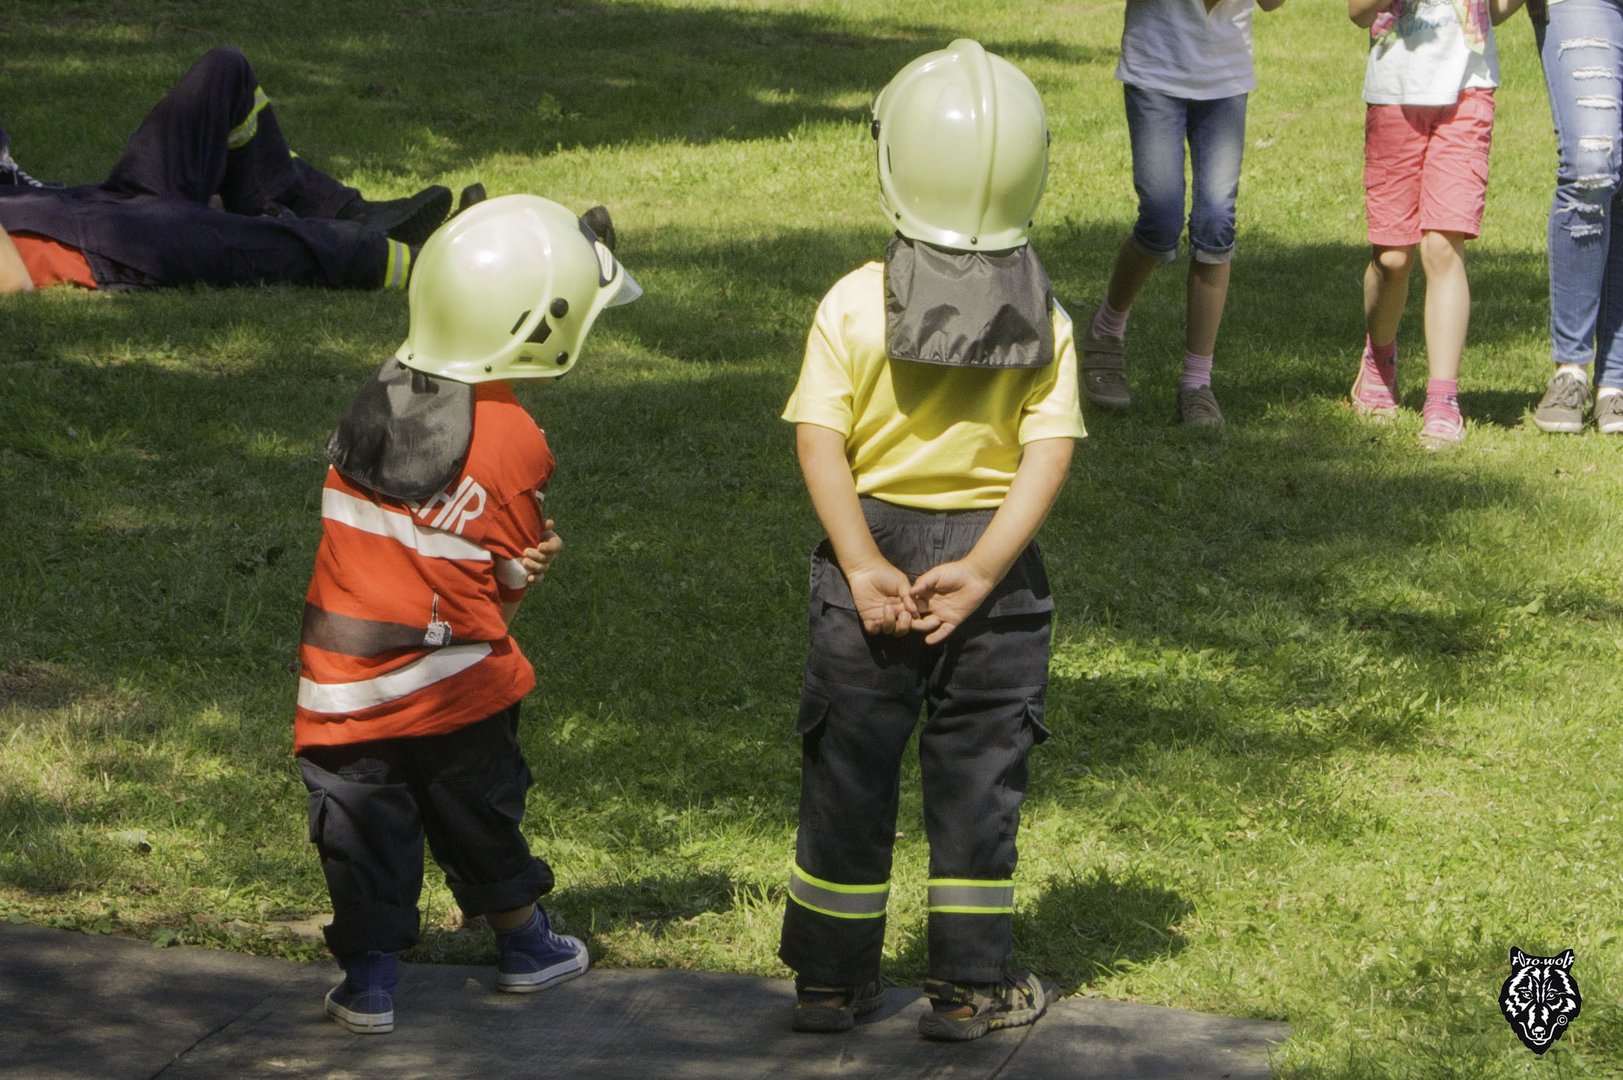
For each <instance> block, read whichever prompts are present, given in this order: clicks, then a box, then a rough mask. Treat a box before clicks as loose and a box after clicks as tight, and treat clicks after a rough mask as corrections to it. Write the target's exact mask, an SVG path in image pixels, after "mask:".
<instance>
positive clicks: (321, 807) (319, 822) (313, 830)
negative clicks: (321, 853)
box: [304, 791, 327, 847]
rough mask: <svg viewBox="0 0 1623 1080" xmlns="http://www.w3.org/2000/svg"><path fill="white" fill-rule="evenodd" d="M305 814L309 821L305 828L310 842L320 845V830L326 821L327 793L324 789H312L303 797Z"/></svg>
mask: <svg viewBox="0 0 1623 1080" xmlns="http://www.w3.org/2000/svg"><path fill="white" fill-rule="evenodd" d="M304 812H305V815H306V816H307V817H308V819H309V821H308V824H307V826H306V827H307V829H308V832H309V836H310V842H311V843H312V844H314V845H316V847H320V846H321V831H322V827H323V826H324V825H325V824H326V821H327V793H326V792H325V791H312V792H310V794H309V796H308V797H307V798H306V799H305V808H304Z"/></svg>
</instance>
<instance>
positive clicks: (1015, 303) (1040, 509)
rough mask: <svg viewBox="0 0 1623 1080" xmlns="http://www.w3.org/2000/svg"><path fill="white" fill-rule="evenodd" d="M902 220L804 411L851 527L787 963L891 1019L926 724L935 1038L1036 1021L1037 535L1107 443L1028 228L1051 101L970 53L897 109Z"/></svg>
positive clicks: (817, 1008)
mask: <svg viewBox="0 0 1623 1080" xmlns="http://www.w3.org/2000/svg"><path fill="white" fill-rule="evenodd" d="M873 133H874V137H875V139H876V141H877V144H878V157H879V182H880V191H881V196H880V202H881V205H882V206H883V207H884V209H885V212H886V214H887V216H888V217H889V218H890V220H891V221H892V222H893V224H894V225H895V227H896V229H897V235H896V236H895V237H894V238H893V239H892V241H891V243H890V246H889V249H888V251H887V253H886V258H885V262H884V264H883V265H881V264H879V263H869V264H867V265H865V266H863V267H861V268H859V269H857V270H855V271H853V272H852V273H850V274H848V275H846V276H845V277H844V278H843V279H841V280H840V281H839V282H838V283H837V284H836V285H835V286H834V288H833V289H832V290H830V291H829V293H828V295H827V296H826V297H825V298H824V300H823V302H822V304H821V306H820V307H819V309H818V312H817V318H816V322H815V324H814V326H813V328H812V331H811V335H810V337H809V339H808V341H807V346H806V356H805V361H804V364H803V367H802V369H801V374H800V381H799V384H798V385H797V386H796V388H795V392H794V395H793V397H791V398H790V400H789V404H788V406H787V408H786V409H785V411H784V414H783V418H784V419H785V420H787V421H789V422H791V423H793V424H795V425H796V429H795V430H796V436H795V437H796V446H797V452H798V454H799V459H800V465H801V470H802V472H803V473H804V476H805V480H806V487H807V490H808V492H809V493H810V495H811V500H812V505H813V507H814V508H815V510H816V511H817V515H818V518H819V519H820V521H821V522H822V524H823V527H824V528H825V529H826V530H827V532H828V539H827V540H825V541H824V542H823V543H822V544H821V545H820V546H819V547H818V549H817V551H816V552H815V554H814V555H813V556H812V578H811V581H812V584H811V620H810V626H811V648H810V653H809V656H808V658H807V662H806V672H805V680H804V684H803V688H802V693H801V700H800V714H799V720H798V723H797V725H796V726H797V729H798V730H799V732H800V733H801V735H802V788H801V802H800V829H799V836H798V840H797V843H796V852H795V864H794V868H793V870H792V873H791V876H790V883H789V902H788V904H787V908H786V911H785V915H784V926H783V937H782V943H781V947H780V949H779V956H780V957H782V959H783V961H784V962H785V963H786V964H788V965H789V966H790V967H791V968H793V969H794V970H795V972H796V980H795V985H796V993H797V1000H796V1005H795V1010H794V1016H793V1024H794V1027H795V1028H796V1029H798V1030H802V1031H842V1030H845V1029H847V1028H849V1027H851V1026H852V1024H854V1023H855V1021H856V1019H857V1018H858V1017H859V1016H862V1015H865V1014H866V1013H869V1012H872V1011H873V1010H875V1009H876V1008H878V1006H879V1003H880V996H881V986H880V982H879V961H880V954H881V951H882V949H883V945H884V936H885V902H886V898H887V895H888V892H889V881H890V866H891V849H892V844H893V838H894V836H895V825H896V808H897V786H898V775H899V769H900V765H901V756H902V753H903V750H904V749H905V747H906V744H907V742H908V739H909V737H910V736H911V733H912V731H913V728H914V727H915V726H916V725H917V723H918V719H919V714H920V710H921V709H924V710H925V712H926V719H925V723H924V726H923V729H922V731H921V733H920V736H919V755H920V760H921V764H922V771H923V784H924V804H925V827H926V831H927V833H928V836H929V840H930V880H929V946H930V964H929V978H928V979H927V980H926V982H925V986H924V989H925V994H926V995H927V996H928V997H929V998H930V1001H931V1009H930V1011H929V1012H928V1013H926V1014H925V1015H924V1016H923V1017H922V1018H921V1020H920V1022H919V1030H920V1032H921V1033H922V1034H924V1035H925V1036H927V1037H931V1038H939V1039H952V1040H962V1039H974V1038H979V1037H980V1036H982V1035H984V1034H986V1033H987V1032H988V1031H991V1030H994V1029H996V1028H1001V1027H1013V1026H1017V1025H1021V1024H1030V1023H1033V1022H1035V1021H1036V1019H1037V1018H1038V1017H1039V1016H1041V1015H1042V1013H1043V1011H1044V1009H1045V1008H1046V1007H1047V991H1046V990H1045V989H1044V987H1043V985H1042V982H1041V980H1039V979H1038V978H1037V977H1036V976H1034V975H1031V974H1029V973H1026V972H1016V971H1015V970H1014V969H1013V967H1012V963H1011V960H1012V951H1013V938H1012V928H1011V923H1012V914H1013V910H1014V881H1013V878H1014V870H1015V862H1016V853H1015V841H1014V838H1015V832H1016V830H1017V828H1018V825H1019V819H1020V804H1021V801H1022V799H1023V797H1024V794H1025V786H1026V756H1027V753H1028V751H1029V750H1030V748H1031V746H1032V745H1033V744H1034V743H1036V742H1038V741H1040V740H1041V739H1042V738H1044V737H1045V736H1046V734H1047V733H1046V731H1045V729H1044V728H1043V726H1042V719H1043V700H1044V691H1045V689H1046V685H1047V672H1048V647H1049V635H1050V629H1051V622H1052V611H1053V598H1052V595H1051V594H1050V591H1049V587H1048V580H1047V576H1046V574H1045V572H1044V569H1043V563H1042V557H1041V555H1040V554H1039V552H1038V550H1037V548H1036V546H1035V545H1034V544H1033V543H1032V538H1033V536H1034V535H1035V534H1036V532H1037V528H1038V526H1039V525H1041V523H1042V521H1043V518H1044V517H1045V516H1046V515H1047V513H1048V510H1049V508H1050V507H1051V506H1052V505H1053V502H1054V499H1055V498H1056V497H1057V496H1058V494H1059V490H1060V488H1061V486H1062V485H1063V483H1064V480H1065V476H1066V473H1067V471H1068V469H1069V466H1070V460H1071V450H1072V447H1073V443H1074V440H1076V439H1078V438H1081V437H1082V436H1083V434H1084V432H1083V428H1082V415H1081V409H1080V405H1079V398H1078V390H1077V361H1076V350H1075V346H1074V343H1073V340H1072V331H1071V321H1070V318H1069V317H1068V316H1067V315H1066V314H1065V312H1064V311H1063V310H1061V309H1060V307H1059V306H1058V305H1057V304H1056V303H1055V302H1054V299H1053V291H1052V288H1051V286H1050V285H1049V281H1048V277H1047V275H1046V273H1045V272H1044V271H1043V268H1042V265H1041V263H1039V262H1038V260H1037V257H1036V255H1035V253H1034V252H1033V251H1032V249H1031V246H1030V244H1029V243H1027V239H1026V230H1027V229H1028V228H1029V226H1030V219H1031V214H1032V212H1033V211H1034V210H1035V209H1036V206H1037V202H1038V200H1039V199H1040V198H1041V197H1042V192H1043V186H1044V183H1045V181H1046V175H1047V159H1048V153H1047V147H1048V130H1047V124H1046V120H1045V117H1044V114H1043V108H1042V101H1041V98H1039V97H1038V95H1037V91H1036V88H1035V87H1033V86H1032V85H1031V82H1030V81H1029V80H1028V79H1027V78H1026V77H1025V76H1024V75H1023V74H1022V73H1021V72H1020V71H1019V70H1018V69H1017V68H1015V67H1014V66H1013V65H1012V64H1010V63H1008V62H1007V61H1006V60H1004V59H1002V58H1001V57H998V56H994V55H992V54H989V53H987V52H986V51H985V50H984V49H983V48H982V47H981V46H980V45H978V44H977V43H975V42H973V41H967V40H960V41H955V42H953V43H952V44H951V45H950V46H948V47H947V48H946V49H944V50H941V51H939V52H934V53H930V54H927V55H925V56H923V57H920V58H919V59H917V60H915V61H913V62H912V63H911V64H909V65H907V66H906V67H904V68H903V69H902V71H901V72H900V73H898V74H897V76H896V77H895V78H894V79H893V80H892V81H891V83H890V84H889V85H888V86H887V87H886V88H885V90H883V91H882V92H881V94H880V95H879V98H878V99H877V100H876V101H875V103H874V125H873Z"/></svg>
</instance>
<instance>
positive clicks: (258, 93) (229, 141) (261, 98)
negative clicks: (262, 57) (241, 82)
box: [225, 86, 270, 150]
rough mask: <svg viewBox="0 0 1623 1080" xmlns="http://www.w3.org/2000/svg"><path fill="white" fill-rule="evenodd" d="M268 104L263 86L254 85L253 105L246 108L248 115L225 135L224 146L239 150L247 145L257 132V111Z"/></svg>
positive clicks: (268, 100) (268, 99)
mask: <svg viewBox="0 0 1623 1080" xmlns="http://www.w3.org/2000/svg"><path fill="white" fill-rule="evenodd" d="M269 104H270V98H269V97H268V96H266V94H265V89H264V87H260V86H256V87H254V104H253V107H252V108H250V109H249V110H248V115H247V116H245V117H244V118H243V120H242V123H240V124H238V125H237V126H236V127H234V128H232V129H231V132H230V134H228V135H227V136H226V137H225V144H226V146H228V147H230V148H231V149H232V150H240V149H242V148H243V147H244V146H247V145H248V142H249V140H251V139H252V138H253V137H254V136H255V135H257V134H259V113H260V111H261V110H262V109H264V108H265V106H267V105H269Z"/></svg>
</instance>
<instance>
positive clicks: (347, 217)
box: [338, 184, 451, 247]
mask: <svg viewBox="0 0 1623 1080" xmlns="http://www.w3.org/2000/svg"><path fill="white" fill-rule="evenodd" d="M450 212H451V189H450V188H447V187H441V186H440V185H439V184H435V185H433V186H432V187H426V188H424V189H423V190H421V191H419V192H418V193H417V194H415V195H409V196H407V197H406V198H404V199H390V200H388V201H386V202H372V201H370V200H368V199H355V200H354V201H352V202H350V203H349V204H348V205H347V206H345V207H344V208H343V209H342V210H340V211H338V218H339V219H340V220H341V221H358V222H360V223H361V224H362V225H365V226H367V227H368V228H372V229H376V230H378V231H379V232H381V233H383V234H384V235H385V236H387V237H388V238H389V239H390V240H398V241H400V242H401V243H402V244H410V245H411V246H412V247H421V246H422V244H423V242H424V241H425V240H427V239H428V238H429V237H430V236H431V235H433V233H434V230H435V229H437V228H439V227H440V222H442V221H444V220H445V215H446V214H449V213H450Z"/></svg>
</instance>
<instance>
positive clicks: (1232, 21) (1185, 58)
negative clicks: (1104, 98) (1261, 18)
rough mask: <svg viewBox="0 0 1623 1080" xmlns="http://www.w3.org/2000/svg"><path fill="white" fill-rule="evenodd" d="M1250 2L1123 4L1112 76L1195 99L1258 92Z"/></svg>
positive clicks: (1150, 0)
mask: <svg viewBox="0 0 1623 1080" xmlns="http://www.w3.org/2000/svg"><path fill="white" fill-rule="evenodd" d="M1253 7H1254V4H1253V0H1218V2H1217V4H1216V5H1214V6H1213V7H1212V9H1211V10H1210V11H1208V10H1206V3H1205V0H1127V21H1126V22H1125V23H1124V24H1123V26H1122V32H1121V59H1120V60H1119V61H1117V63H1116V78H1118V79H1120V80H1121V81H1122V82H1124V83H1129V84H1131V85H1133V86H1137V87H1141V88H1143V89H1145V90H1157V91H1159V92H1161V93H1163V94H1170V95H1172V96H1173V97H1181V98H1190V99H1193V100H1196V101H1211V100H1214V99H1216V98H1226V97H1234V96H1235V95H1237V94H1247V93H1250V92H1251V91H1252V90H1255V89H1256V88H1257V76H1256V71H1255V69H1254V68H1253V67H1252V65H1251V15H1252V10H1253Z"/></svg>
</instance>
